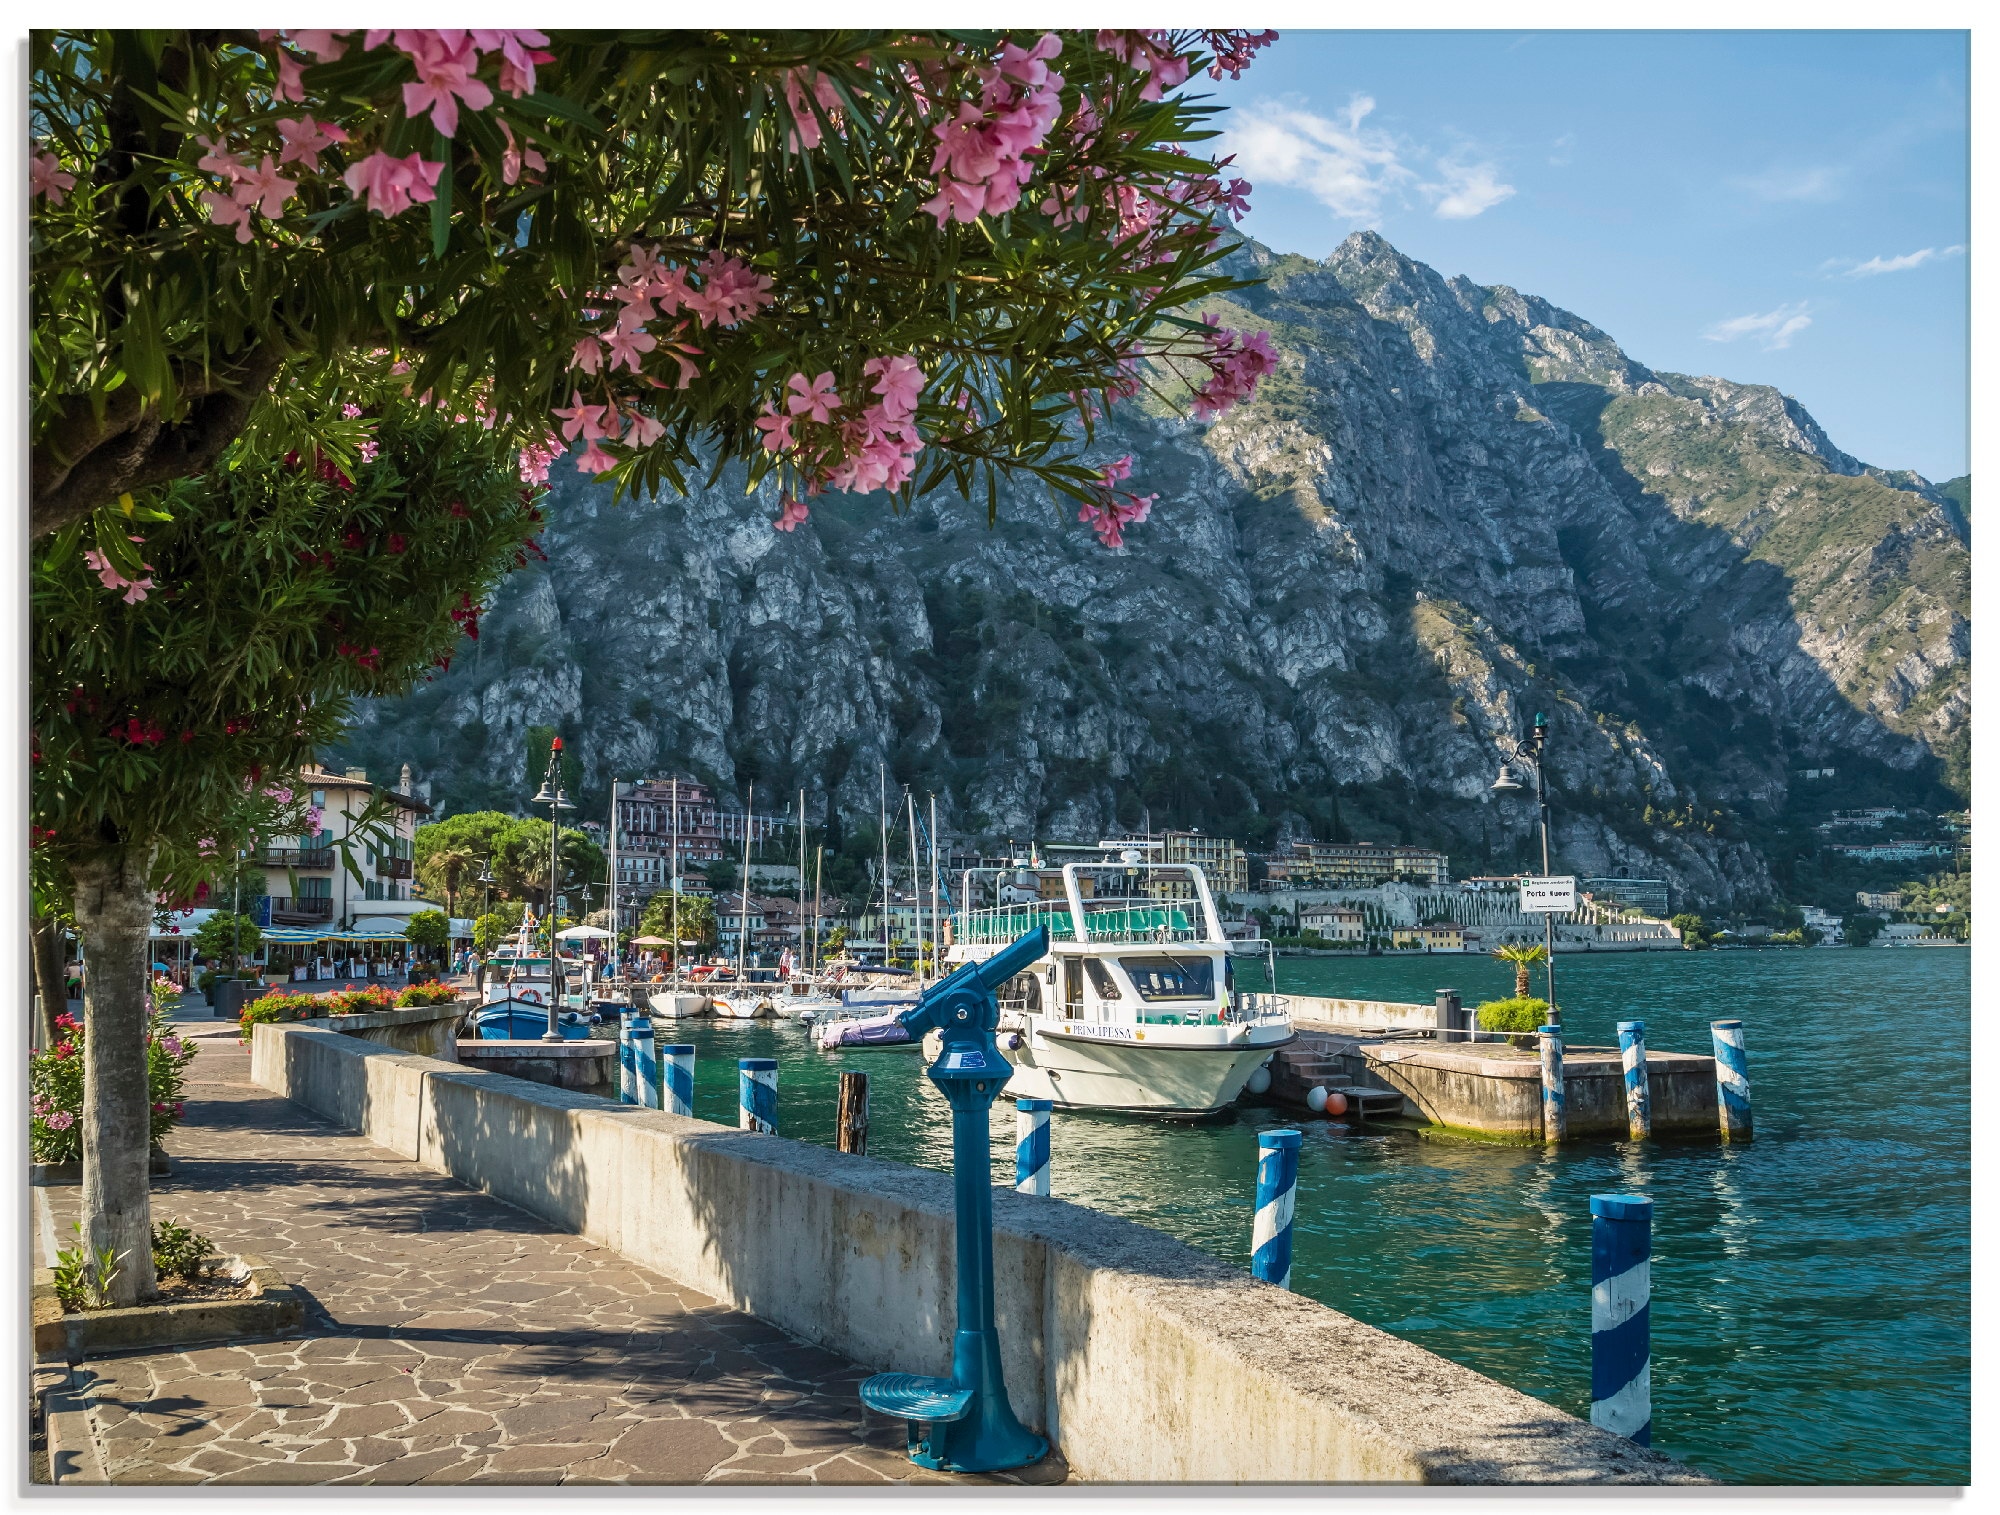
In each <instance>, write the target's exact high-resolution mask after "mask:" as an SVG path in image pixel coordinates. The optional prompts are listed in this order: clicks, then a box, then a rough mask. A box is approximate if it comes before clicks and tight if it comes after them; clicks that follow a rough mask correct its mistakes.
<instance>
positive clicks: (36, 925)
mask: <svg viewBox="0 0 2000 1515" xmlns="http://www.w3.org/2000/svg"><path fill="white" fill-rule="evenodd" d="M31 921H32V942H33V948H34V958H35V993H36V995H37V997H38V998H39V1000H40V1002H41V1013H40V1014H39V1015H37V1016H36V1017H35V1045H36V1046H37V1047H53V1046H54V1045H55V1044H56V1017H57V1016H58V1015H61V1014H62V1013H63V1011H65V1010H67V1009H68V1008H69V988H68V986H67V985H66V984H65V983H64V982H63V928H62V922H61V921H58V920H57V919H55V917H53V916H48V915H37V916H33V917H31Z"/></svg>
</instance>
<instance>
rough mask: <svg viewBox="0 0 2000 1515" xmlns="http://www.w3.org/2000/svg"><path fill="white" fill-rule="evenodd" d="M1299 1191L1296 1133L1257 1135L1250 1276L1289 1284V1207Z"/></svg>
mask: <svg viewBox="0 0 2000 1515" xmlns="http://www.w3.org/2000/svg"><path fill="white" fill-rule="evenodd" d="M1298 1190H1299V1133H1298V1132H1297V1131H1293V1130H1285V1131H1264V1132H1260V1133H1259V1134H1258V1136H1257V1219H1256V1221H1255V1222H1254V1223H1253V1224H1252V1226H1251V1230H1250V1276H1251V1277H1252V1278H1261V1279H1263V1280H1264V1282H1265V1283H1269V1284H1276V1285H1277V1286H1278V1287H1279V1288H1281V1289H1289V1288H1290V1287H1291V1286H1292V1207H1293V1205H1294V1203H1295V1202H1296V1201H1297V1198H1298Z"/></svg>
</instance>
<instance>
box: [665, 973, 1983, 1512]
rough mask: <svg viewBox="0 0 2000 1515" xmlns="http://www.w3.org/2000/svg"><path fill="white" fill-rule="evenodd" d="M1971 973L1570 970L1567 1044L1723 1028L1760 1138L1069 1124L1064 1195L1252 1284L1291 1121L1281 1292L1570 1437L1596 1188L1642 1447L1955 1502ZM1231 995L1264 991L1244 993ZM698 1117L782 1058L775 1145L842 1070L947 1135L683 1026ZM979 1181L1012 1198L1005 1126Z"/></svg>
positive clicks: (1663, 1038) (804, 1070)
mask: <svg viewBox="0 0 2000 1515" xmlns="http://www.w3.org/2000/svg"><path fill="white" fill-rule="evenodd" d="M1969 959H1970V954H1969V953H1967V952H1965V951H1960V950H1951V949H1943V948H1939V949H1915V948H1910V949H1892V950H1860V951H1857V950H1853V949H1822V950H1817V951H1783V950H1766V951H1737V952H1706V953H1657V954H1655V953H1643V954H1639V953H1635V954H1617V955H1613V954H1602V955H1576V956H1568V955H1566V956H1564V957H1561V958H1559V959H1558V960H1557V968H1556V971H1557V982H1558V987H1559V988H1560V989H1561V990H1562V1000H1563V1004H1564V1007H1565V1008H1564V1019H1565V1022H1566V1028H1567V1029H1568V1031H1569V1033H1570V1039H1571V1040H1572V1041H1573V1042H1578V1043H1586V1042H1587V1043H1592V1044H1600V1045H1601V1044H1607V1043H1612V1042H1615V1040H1616V1022H1618V1021H1620V1020H1625V1019H1634V1018H1636V1019H1643V1020H1644V1021H1645V1022H1646V1026H1647V1039H1648V1042H1649V1044H1650V1045H1651V1046H1652V1047H1654V1048H1656V1049H1660V1050H1665V1051H1682V1052H1700V1053H1706V1052H1708V1051H1709V1035H1708V1022H1709V1021H1711V1020H1714V1019H1720V1018H1722V1017H1724V1016H1739V1017H1741V1018H1742V1020H1743V1022H1744V1025H1745V1033H1746V1036H1747V1038H1748V1042H1749V1052H1750V1081H1751V1091H1752V1096H1753V1101H1754V1106H1755V1111H1756V1123H1757V1134H1756V1140H1755V1141H1754V1142H1752V1143H1750V1144H1748V1145H1745V1146H1736V1147H1724V1146H1721V1145H1720V1144H1716V1143H1708V1142H1671V1143H1670V1142H1657V1143H1643V1144H1633V1143H1630V1142H1626V1141H1608V1140H1607V1141H1577V1142H1573V1143H1570V1144H1568V1145H1566V1146H1564V1147H1563V1148H1562V1149H1561V1151H1560V1153H1559V1154H1557V1155H1553V1156H1552V1155H1550V1154H1548V1153H1547V1152H1546V1151H1544V1150H1543V1149H1541V1148H1538V1147H1517V1146H1506V1145H1501V1144H1497V1143H1490V1142H1481V1141H1476V1140H1466V1139H1458V1138H1441V1137H1436V1136H1432V1135H1429V1134H1425V1133H1422V1132H1419V1131H1417V1130H1415V1129H1412V1128H1408V1127H1401V1126H1397V1127H1385V1126H1379V1125H1378V1126H1372V1127H1365V1126H1358V1125H1349V1124H1346V1123H1342V1122H1335V1121H1327V1120H1315V1119H1311V1118H1308V1117H1304V1116H1303V1112H1299V1113H1298V1114H1297V1115H1295V1114H1294V1113H1293V1112H1280V1111H1277V1110H1273V1109H1270V1108H1244V1109H1242V1110H1240V1111H1238V1112H1237V1113H1236V1115H1235V1116H1234V1117H1231V1118H1224V1119H1222V1120H1219V1121H1215V1122H1210V1123H1203V1124H1198V1125H1188V1124H1175V1123H1169V1122H1164V1121H1157V1120H1147V1119H1141V1118H1135V1117H1130V1116H1112V1115H1088V1114H1071V1113H1065V1112H1061V1111H1058V1112H1057V1113H1056V1115H1055V1117H1054V1125H1053V1130H1052V1133H1051V1134H1052V1139H1053V1143H1052V1144H1053V1150H1054V1157H1053V1162H1052V1173H1051V1182H1052V1187H1053V1192H1054V1193H1055V1194H1056V1195H1058V1196H1060V1197H1061V1198H1064V1199H1068V1200H1073V1201H1076V1202H1077V1203H1080V1204H1086V1205H1090V1206H1093V1207H1095V1208H1097V1209H1101V1210H1105V1211H1108V1212H1111V1213H1114V1214H1118V1215H1122V1216H1125V1217H1127V1218H1129V1219H1132V1220H1136V1221H1140V1222H1142V1223H1144V1224H1146V1225H1150V1226H1155V1227H1157V1228H1159V1229H1160V1230H1162V1231H1166V1232H1169V1233H1171V1234H1172V1235H1174V1236H1177V1237H1179V1238H1181V1239H1182V1240H1183V1241H1186V1242H1188V1243H1189V1244H1191V1245H1193V1246H1196V1247H1199V1248H1201V1249H1202V1250H1203V1251H1206V1252H1209V1253H1211V1254H1213V1255H1214V1256H1217V1257H1220V1258H1224V1259H1226V1260H1228V1261H1231V1262H1235V1263H1238V1264H1240V1265H1243V1266H1245V1267H1247V1266H1248V1265H1249V1250H1250V1221H1251V1198H1252V1186H1253V1180H1254V1171H1255V1167H1256V1139H1257V1132H1258V1131H1259V1130H1260V1129H1265V1128H1268V1127H1272V1126H1278V1125H1298V1126H1299V1127H1300V1129H1302V1130H1303V1131H1304V1133H1305V1144H1304V1148H1303V1150H1302V1152H1301V1155H1300V1163H1299V1193H1298V1210H1297V1219H1296V1221H1295V1241H1294V1260H1293V1274H1292V1285H1293V1287H1294V1288H1295V1289H1296V1290H1298V1291H1299V1292H1300V1293H1303V1294H1306V1295H1309V1296H1311V1297H1312V1298H1314V1299H1318V1300H1321V1301H1323V1302H1324V1303H1326V1304H1328V1305H1331V1306H1333V1307H1334V1308H1336V1309H1339V1310H1343V1311H1346V1312H1347V1313H1349V1314H1351V1315H1353V1316H1355V1317H1357V1318H1358V1319H1361V1320H1364V1321H1367V1322H1368V1323H1370V1324H1371V1325H1376V1326H1380V1327H1381V1328H1382V1329H1384V1330H1387V1331H1393V1332H1395V1333H1396V1334H1397V1335H1399V1336H1403V1337H1406V1338H1408V1339H1409V1340H1411V1341H1414V1342H1417V1343H1419V1344H1421V1345H1422V1346H1425V1347H1427V1348H1429V1349H1430V1350H1431V1351H1434V1352H1437V1353H1439V1354H1440V1355H1442V1356H1445V1357H1449V1358H1451V1359H1453V1360H1454V1361H1457V1362H1461V1363H1464V1364H1466V1365H1467V1366H1468V1367H1471V1368H1475V1369H1477V1370H1478V1371H1480V1372H1482V1373H1486V1374H1488V1375H1490V1376H1492V1377H1494V1378H1497V1379H1499V1380H1501V1381H1502V1382H1504V1383H1507V1384H1511V1385H1512V1386H1514V1387H1515V1388H1518V1389H1520V1390H1522V1391H1524V1392H1526V1393H1529V1394H1533V1395H1535V1396H1536V1397H1538V1398H1541V1399H1544V1400H1547V1401H1549V1402H1550V1403H1552V1404H1556V1405H1560V1406H1561V1407H1562V1408H1564V1409H1566V1410H1569V1411H1571V1412H1573V1413H1575V1414H1577V1415H1583V1416H1587V1415H1588V1414H1589V1413H1590V1404H1589V1382H1590V1215H1589V1197H1590V1195H1591V1194H1593V1193H1600V1192H1607V1191H1617V1192H1633V1193H1641V1194H1645V1195H1648V1196H1650V1197H1651V1198H1652V1200H1653V1206H1654V1227H1655V1230H1654V1237H1653V1310H1652V1319H1653V1427H1654V1431H1653V1435H1654V1442H1653V1444H1654V1445H1655V1446H1656V1447H1658V1448H1660V1449H1661V1450H1662V1451H1666V1452H1669V1453H1671V1454H1672V1455H1674V1456H1676V1457H1680V1458H1683V1459H1685V1460H1686V1461H1688V1462H1691V1463H1693V1464H1694V1465H1695V1466H1696V1467H1698V1468H1701V1469H1702V1470H1704V1471H1705V1472H1708V1473H1710V1474H1712V1475H1714V1476H1716V1477H1718V1478H1722V1479H1725V1480H1728V1481H1732V1482H1743V1483H1822V1484H1955V1483H1963V1482H1965V1481H1966V1480H1967V1479H1968V1478H1969V1477H1970V1448H1969V1419H1968V1417H1969V1413H1970V1383H1969V1377H1970V1350H1969V1329H1970V1325H1969V1322H1970V1294H1971V1236H1970V1198H1971V1172H1970V1151H1969V1142H1968V1131H1969V1119H1970V1117H1969V1074H1970V1049H1969V1044H1968V1034H1969V1022H1970V961H1969ZM1278 973H1279V979H1280V983H1281V987H1283V988H1285V989H1289V990H1293V991H1295V992H1297V993H1302V994H1325V995H1344V996H1350V997H1354V998H1366V999H1393V1000H1423V1001H1428V1000H1429V999H1430V998H1431V997H1432V994H1433V992H1434V991H1435V990H1436V989H1437V988H1439V987H1440V986H1447V987H1451V988H1456V989H1458V990H1459V991H1460V992H1461V993H1462V994H1463V995H1464V996H1465V999H1466V1001H1467V1003H1469V1004H1470V1003H1475V1002H1477V1001H1478V1000H1481V999H1487V998H1493V997H1497V996H1500V995H1503V994H1506V993H1509V992H1511V985H1512V973H1511V970H1508V969H1505V968H1503V967H1502V966H1501V965H1499V964H1497V963H1494V962H1491V961H1490V960H1487V959H1484V958H1477V957H1447V956H1437V957H1406V958H1394V957H1378V958H1357V959H1329V958H1313V959H1292V960H1285V961H1281V962H1280V963H1279V964H1278ZM1245 987H1255V982H1254V979H1246V980H1245ZM672 1029H673V1032H674V1038H675V1039H677V1040H685V1041H690V1042H693V1043H695V1044H696V1046H697V1047H698V1048H699V1049H700V1052H699V1056H698V1060H697V1072H696V1081H695V1082H696V1088H695V1113H696V1114H697V1115H699V1116H701V1117H703V1118H705V1119H708V1120H716V1121H723V1122H726V1123H728V1124H732V1125H733V1124H734V1123H735V1118H736V1117H735V1110H736V1064H735V1059H736V1058H738V1057H765V1056H774V1055H775V1056H777V1057H778V1058H779V1060H780V1066H779V1122H780V1130H781V1132H782V1133H783V1134H784V1135H787V1136H795V1137H799V1138H801V1139H803V1140H806V1141H813V1142H819V1143H821V1144H824V1145H829V1146H830V1145H832V1143H833V1122H834V1097H835V1084H836V1076H837V1074H838V1073H839V1072H840V1070H841V1069H842V1068H859V1069H862V1070H864V1071H866V1072H868V1073H869V1074H870V1075H872V1077H871V1080H870V1094H871V1116H872V1122H873V1124H872V1130H871V1136H870V1144H869V1151H870V1154H871V1155H874V1156H879V1157H887V1158H892V1159H896V1160H900V1161H905V1162H912V1163H918V1164H921V1165H923V1166H925V1167H930V1168H937V1169H940V1170H949V1168H950V1166H951V1137H950V1114H949V1111H948V1110H947V1108H946V1106H945V1104H944V1101H943V1099H942V1097H940V1096H939V1095H938V1094H937V1093H936V1091H935V1090H933V1089H932V1088H931V1086H930V1085H929V1083H928V1082H927V1081H925V1080H924V1079H923V1078H922V1077H921V1059H920V1057H919V1056H917V1055H916V1054H914V1053H911V1052H874V1053H847V1054H840V1055H834V1056H828V1055H825V1054H821V1053H819V1052H816V1051H814V1050H812V1049H811V1048H810V1047H809V1045H808V1044H807V1040H806V1037H805V1035H804V1033H803V1032H802V1031H801V1030H800V1029H798V1028H796V1027H792V1026H783V1025H780V1024H778V1023H775V1022H770V1021H755V1022H738V1023H726V1022H713V1021H685V1022H681V1023H679V1024H678V1025H676V1026H674V1027H673V1028H672ZM995 1113H996V1120H995V1124H994V1130H995V1149H996V1152H995V1159H996V1160H995V1177H996V1180H997V1181H1000V1182H1008V1183H1011V1181H1012V1176H1013V1169H1012V1163H1013V1156H1012V1153H1013V1146H1012V1143H1013V1113H1012V1107H1011V1103H1010V1102H1006V1101H1003V1102H1002V1104H1001V1105H1000V1106H999V1107H998V1108H997V1109H996V1112H995Z"/></svg>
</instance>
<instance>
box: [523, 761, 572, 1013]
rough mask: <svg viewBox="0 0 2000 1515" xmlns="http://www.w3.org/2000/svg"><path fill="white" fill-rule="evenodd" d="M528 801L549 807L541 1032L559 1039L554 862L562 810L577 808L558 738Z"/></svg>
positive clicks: (558, 853)
mask: <svg viewBox="0 0 2000 1515" xmlns="http://www.w3.org/2000/svg"><path fill="white" fill-rule="evenodd" d="M528 803H529V804H531V805H547V806H548V807H549V894H548V921H549V1029H548V1030H546V1031H544V1032H543V1033H542V1040H543V1041H545V1042H559V1041H561V1040H562V1039H563V1035H562V1030H561V1028H560V1027H559V1026H558V1025H557V1024H556V1017H557V1016H558V1015H560V1014H561V1013H562V997H563V980H562V955H561V954H560V953H559V952H557V951H556V862H557V859H558V858H560V857H561V855H562V854H561V847H562V812H563V811H565V810H574V809H576V806H574V805H572V804H571V803H570V802H569V800H568V799H567V798H566V797H565V796H564V794H563V789H562V738H561V737H557V738H555V740H554V741H552V742H551V743H550V744H549V771H548V773H547V774H546V775H545V776H544V777H543V779H542V787H541V789H540V790H538V791H537V792H536V794H535V797H534V798H533V799H532V800H530V801H529V802H528Z"/></svg>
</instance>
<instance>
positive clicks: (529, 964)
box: [493, 957, 549, 973]
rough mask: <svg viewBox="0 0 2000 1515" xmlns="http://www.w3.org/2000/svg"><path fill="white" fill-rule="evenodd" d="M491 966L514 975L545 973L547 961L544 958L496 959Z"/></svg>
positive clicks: (547, 968) (547, 969)
mask: <svg viewBox="0 0 2000 1515" xmlns="http://www.w3.org/2000/svg"><path fill="white" fill-rule="evenodd" d="M493 966H494V967H495V968H499V969H502V970H512V971H513V972H516V973H547V972H548V971H549V960H548V959H547V958H545V957H496V958H494V959H493Z"/></svg>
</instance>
